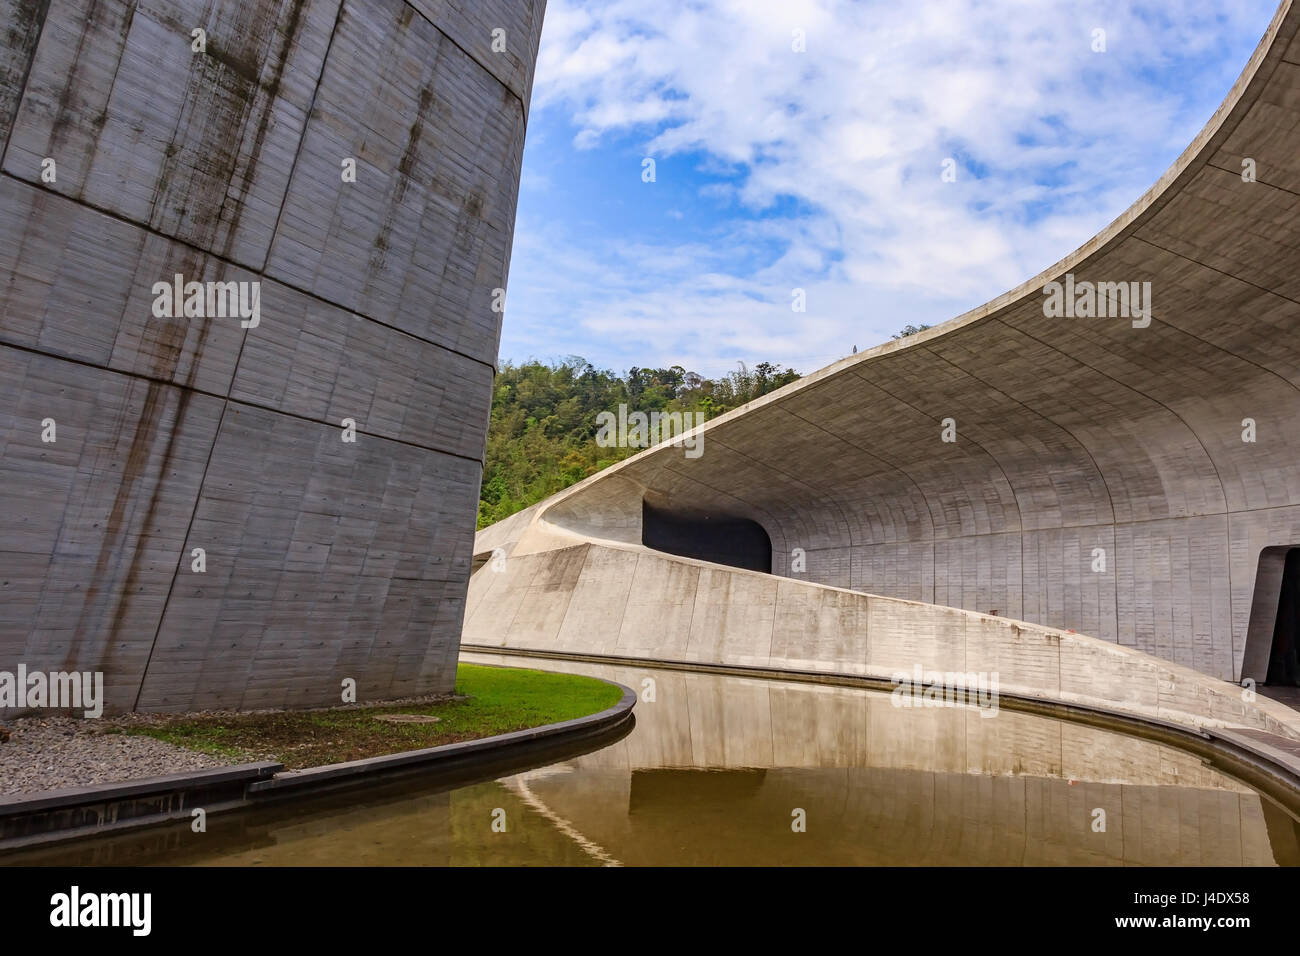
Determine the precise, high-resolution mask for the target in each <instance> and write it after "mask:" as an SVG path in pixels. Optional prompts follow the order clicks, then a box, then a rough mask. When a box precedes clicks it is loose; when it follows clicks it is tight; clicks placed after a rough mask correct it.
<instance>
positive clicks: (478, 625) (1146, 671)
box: [461, 543, 1300, 740]
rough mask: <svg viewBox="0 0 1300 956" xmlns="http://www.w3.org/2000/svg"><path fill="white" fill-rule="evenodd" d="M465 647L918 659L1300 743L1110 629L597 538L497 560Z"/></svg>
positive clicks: (1060, 694)
mask: <svg viewBox="0 0 1300 956" xmlns="http://www.w3.org/2000/svg"><path fill="white" fill-rule="evenodd" d="M461 640H462V643H463V644H466V645H480V646H490V647H502V648H509V649H512V650H546V651H553V652H556V651H558V652H564V653H574V654H590V655H595V656H607V657H636V658H639V657H651V658H655V659H660V660H668V661H681V662H683V663H709V664H732V665H737V666H758V667H770V668H777V669H782V670H796V671H807V670H813V671H825V672H828V673H829V672H834V673H841V674H849V675H854V676H862V677H874V678H878V679H881V680H892V679H893V678H894V676H895V675H897V674H900V673H901V674H905V675H907V676H908V677H909V678H911V677H912V676H913V674H914V673H915V669H916V668H917V667H919V668H921V671H922V673H923V674H926V675H928V674H932V673H962V674H971V673H974V674H985V675H990V676H992V675H996V678H997V681H998V687H999V692H1000V693H1003V694H1015V695H1017V696H1021V697H1029V698H1039V699H1042V700H1051V701H1061V702H1065V703H1074V704H1081V705H1084V706H1087V707H1092V708H1096V709H1100V710H1106V711H1113V712H1116V713H1120V714H1127V715H1131V716H1135V717H1140V718H1147V719H1155V720H1163V721H1169V722H1172V723H1178V724H1182V725H1185V726H1213V727H1249V728H1253V729H1257V730H1263V731H1267V732H1269V733H1273V734H1277V735H1279V736H1285V737H1290V738H1292V739H1297V740H1300V713H1297V712H1296V711H1293V710H1291V709H1290V708H1289V707H1286V706H1284V705H1282V704H1279V703H1276V702H1275V701H1271V700H1267V699H1264V698H1259V697H1257V696H1255V695H1253V694H1250V693H1247V692H1246V691H1245V690H1244V689H1243V688H1241V687H1238V686H1236V685H1234V684H1230V683H1227V682H1224V681H1219V680H1215V679H1214V678H1210V677H1207V676H1206V675H1204V674H1201V673H1199V672H1197V671H1194V670H1192V669H1191V668H1187V667H1180V666H1178V665H1177V664H1171V663H1169V662H1168V661H1162V660H1160V659H1159V658H1155V657H1152V656H1150V655H1147V654H1143V653H1141V652H1139V651H1134V650H1132V649H1131V648H1127V647H1121V646H1118V645H1115V644H1111V643H1109V642H1106V641H1102V640H1098V639H1097V638H1093V637H1087V636H1085V635H1082V634H1076V633H1074V632H1071V631H1063V630H1057V629H1053V628H1046V627H1042V626H1039V625H1035V624H1030V623H1028V622H1025V621H1015V620H1008V619H1006V618H1002V617H993V616H990V615H987V614H979V613H976V612H972V611H964V610H961V609H960V608H951V607H941V606H939V605H934V604H922V603H918V602H915V601H903V600H899V599H897V598H888V597H881V596H879V595H871V594H861V593H858V592H855V591H847V590H844V589H842V588H832V587H826V586H824V585H817V584H810V583H808V582H805V581H796V580H791V579H786V578H780V577H775V576H773V575H767V574H762V573H760V572H756V571H745V570H742V569H738V568H727V567H720V566H718V565H713V564H709V563H707V562H704V561H695V560H692V559H689V558H677V557H673V556H671V555H663V554H660V553H658V552H654V551H651V550H650V549H648V548H643V547H638V546H630V545H601V544H595V543H584V544H578V545H574V546H571V547H567V548H559V549H556V550H552V551H539V552H533V553H531V554H515V555H513V556H511V557H510V558H508V559H507V560H506V561H505V562H504V566H503V567H502V569H501V570H500V571H494V570H492V569H491V568H490V567H485V568H483V569H482V570H480V571H479V572H477V573H476V574H475V575H474V577H473V578H472V579H471V581H470V600H469V607H468V609H467V612H466V623H465V630H464V632H463V634H462V637H461ZM927 679H928V678H927ZM1252 698H1253V699H1252Z"/></svg>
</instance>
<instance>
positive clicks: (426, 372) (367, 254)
mask: <svg viewBox="0 0 1300 956" xmlns="http://www.w3.org/2000/svg"><path fill="white" fill-rule="evenodd" d="M544 5H545V0H495V2H492V3H485V4H467V5H456V4H446V3H442V2H439V0H409V2H406V0H256V2H248V0H169V2H166V3H155V2H150V0H44V2H41V0H0V24H3V26H2V27H0V31H2V32H0V150H3V159H2V161H0V670H7V671H14V670H15V669H16V666H17V665H18V664H19V663H23V664H26V666H27V667H28V668H29V669H32V670H69V669H77V670H83V671H84V670H92V671H95V670H98V671H103V672H104V674H105V678H106V682H107V703H108V707H109V709H110V710H129V709H132V708H139V709H142V710H182V709H190V708H212V707H241V708H251V707H266V706H281V705H287V706H306V705H320V704H329V703H337V702H338V701H339V699H340V686H341V682H342V681H344V680H345V679H348V678H351V679H352V680H355V681H356V685H357V694H358V697H359V698H360V699H367V698H381V697H390V696H395V695H405V694H415V693H425V692H440V691H447V690H449V689H450V688H451V686H452V682H453V679H454V672H455V663H456V654H457V648H458V642H459V632H460V627H461V619H462V615H463V609H464V599H465V588H466V580H467V577H468V574H469V567H470V560H471V554H472V539H473V534H474V522H475V515H476V511H477V509H476V502H477V498H478V488H479V481H480V474H481V469H482V464H481V463H482V457H483V448H484V440H485V430H486V426H487V419H488V409H489V403H490V398H491V381H492V376H493V368H494V363H495V361H496V350H497V343H498V338H499V332H500V328H499V320H500V315H499V313H497V312H494V311H493V309H492V304H493V290H494V289H497V288H503V287H504V286H505V284H506V274H507V270H508V265H509V253H510V244H511V235H512V230H513V226H514V215H515V199H516V191H517V186H518V179H519V164H520V157H521V152H522V147H523V140H524V128H525V121H526V115H527V103H528V97H529V92H530V86H531V76H532V69H533V63H534V59H535V55H536V49H537V42H538V38H539V34H540V31H541V23H542V14H543V8H544ZM198 31H202V32H201V33H200V32H198ZM494 39H495V43H494ZM503 43H504V50H502V49H500V47H501V46H502V44H503ZM494 46H495V47H496V49H494ZM177 276H180V277H181V278H180V279H179V280H177V278H176V277H177ZM177 282H180V283H181V292H182V296H181V298H182V299H184V300H185V302H177V303H169V302H168V301H167V300H168V299H170V298H174V297H173V296H171V295H170V294H169V293H168V291H167V288H166V287H167V286H169V285H173V286H174V285H175V284H176V283H177ZM189 282H198V283H218V282H219V283H233V284H235V285H230V286H218V287H211V288H212V289H213V290H214V291H212V292H210V291H209V287H207V286H205V287H204V288H203V293H204V294H203V295H200V296H197V297H194V298H193V299H191V297H190V295H189V293H190V291H191V290H190V289H187V288H186V287H185V285H184V283H189ZM228 292H229V293H231V295H232V297H231V298H230V299H229V301H226V299H225V296H226V293H228ZM240 292H242V293H243V294H244V298H243V300H242V305H243V306H244V309H243V310H242V311H240V310H238V309H237V308H236V307H235V306H236V303H239V302H240V299H239V296H238V293H240ZM254 296H255V297H256V298H254ZM186 303H188V305H187V304H186ZM173 304H174V306H175V308H174V309H171V308H169V306H171V305H173ZM223 305H225V306H227V308H225V309H224V310H223V309H222V308H221V306H223ZM254 306H255V307H254ZM345 422H347V423H351V427H350V428H349V427H345ZM50 439H53V440H50ZM345 439H354V440H345ZM198 549H202V551H201V558H200V552H199V550H198ZM200 561H201V565H200ZM200 566H201V567H202V570H198V568H199V567H200Z"/></svg>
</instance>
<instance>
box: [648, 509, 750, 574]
mask: <svg viewBox="0 0 1300 956" xmlns="http://www.w3.org/2000/svg"><path fill="white" fill-rule="evenodd" d="M641 543H642V544H644V545H645V546H646V547H647V548H653V549H654V550H656V551H664V552H666V553H668V554H675V555H677V556H678V557H681V558H695V559H697V560H699V561H711V562H713V563H714V564H725V565H728V566H730V567H733V568H744V569H746V570H748V571H764V572H769V573H770V572H771V570H772V539H771V538H769V537H768V536H767V532H766V531H765V530H763V526H762V525H760V524H759V523H758V522H757V521H751V520H750V519H748V518H736V517H731V516H729V515H709V514H699V515H686V514H681V513H677V512H672V511H668V510H666V509H663V508H656V507H655V506H654V505H652V504H650V503H649V502H648V501H643V502H642V504H641Z"/></svg>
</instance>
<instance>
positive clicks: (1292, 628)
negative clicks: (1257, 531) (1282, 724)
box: [1265, 548, 1300, 687]
mask: <svg viewBox="0 0 1300 956" xmlns="http://www.w3.org/2000/svg"><path fill="white" fill-rule="evenodd" d="M1265 683H1267V684H1287V685H1290V686H1292V687H1295V686H1300V548H1291V549H1290V550H1289V551H1287V553H1286V564H1285V566H1284V567H1283V569H1282V588H1281V592H1280V593H1279V594H1278V599H1277V621H1276V623H1275V624H1274V625H1273V645H1272V650H1271V652H1270V654H1269V659H1268V677H1267V678H1265Z"/></svg>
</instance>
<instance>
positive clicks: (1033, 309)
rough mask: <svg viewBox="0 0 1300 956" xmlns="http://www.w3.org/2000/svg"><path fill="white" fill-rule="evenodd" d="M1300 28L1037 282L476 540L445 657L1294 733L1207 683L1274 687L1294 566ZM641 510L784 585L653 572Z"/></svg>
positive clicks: (665, 558)
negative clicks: (1134, 291)
mask: <svg viewBox="0 0 1300 956" xmlns="http://www.w3.org/2000/svg"><path fill="white" fill-rule="evenodd" d="M1298 24H1300V12H1297V11H1296V10H1295V9H1293V7H1292V4H1291V2H1290V0H1285V2H1283V3H1282V4H1281V6H1280V7H1279V8H1278V11H1277V13H1276V15H1275V17H1274V19H1273V21H1272V23H1271V24H1270V26H1269V29H1268V32H1267V33H1266V35H1265V36H1264V38H1263V39H1262V40H1261V42H1260V44H1259V47H1258V48H1257V49H1256V51H1255V53H1254V55H1253V56H1252V57H1251V60H1250V62H1249V63H1248V64H1247V66H1246V68H1245V70H1244V71H1243V73H1242V75H1241V77H1240V78H1239V79H1238V81H1237V83H1236V84H1235V85H1234V87H1233V89H1232V90H1231V91H1230V93H1229V94H1228V96H1227V98H1226V99H1225V100H1224V102H1223V104H1222V105H1221V106H1220V107H1219V109H1218V110H1217V111H1216V112H1215V114H1214V116H1213V117H1212V118H1211V120H1210V122H1209V123H1208V124H1207V125H1206V126H1205V128H1204V129H1203V130H1202V131H1201V133H1200V134H1199V135H1198V136H1197V137H1196V139H1195V140H1194V141H1193V143H1192V144H1191V145H1190V146H1189V147H1188V148H1187V150H1186V151H1185V152H1184V153H1183V154H1182V156H1180V157H1179V159H1178V160H1177V161H1176V162H1175V163H1174V165H1173V166H1172V167H1171V168H1170V169H1169V170H1168V171H1167V172H1166V173H1165V174H1164V175H1163V176H1162V177H1161V178H1160V180H1159V181H1158V182H1157V183H1156V184H1155V185H1154V186H1152V187H1151V189H1150V190H1148V191H1147V193H1146V194H1145V195H1143V196H1142V197H1141V198H1140V199H1139V200H1138V201H1137V202H1136V203H1134V204H1133V206H1132V207H1131V208H1129V209H1128V210H1127V211H1126V212H1125V213H1124V214H1123V215H1121V216H1120V217H1119V218H1118V219H1116V220H1115V222H1113V223H1112V224H1111V225H1110V226H1109V227H1108V228H1107V229H1105V230H1103V231H1102V232H1101V233H1099V234H1098V235H1097V236H1096V237H1094V238H1093V239H1092V240H1090V241H1089V242H1087V243H1085V244H1084V245H1083V246H1082V247H1080V248H1079V249H1078V250H1076V251H1075V252H1074V253H1072V254H1071V255H1070V256H1068V257H1066V258H1065V259H1064V260H1062V261H1061V262H1059V263H1057V264H1056V265H1054V266H1052V267H1051V268H1050V269H1048V270H1046V271H1044V272H1043V273H1041V274H1040V275H1038V276H1036V277H1034V278H1033V279H1030V280H1029V281H1028V282H1026V283H1024V284H1023V285H1021V286H1019V287H1018V288H1016V289H1013V290H1011V291H1009V292H1007V293H1005V294H1004V295H1001V296H999V297H998V298H996V299H994V300H992V301H991V302H989V303H987V304H985V305H984V306H982V307H980V308H978V309H975V310H972V311H971V312H969V313H967V314H965V315H963V316H960V317H958V318H956V319H953V320H952V321H950V322H948V323H946V324H944V325H942V326H939V327H937V328H935V329H931V330H928V331H926V332H922V333H919V334H917V335H913V336H908V337H907V338H904V339H901V340H897V341H892V342H888V343H885V344H884V345H881V346H879V347H877V348H874V349H871V350H868V351H866V352H863V353H861V354H858V355H855V356H852V357H850V358H846V359H844V360H842V361H840V362H837V363H835V364H833V365H831V366H828V367H827V368H825V369H823V370H821V371H819V372H817V373H815V374H813V375H810V376H807V377H806V378H803V379H801V380H799V381H798V382H795V383H793V384H791V385H788V386H786V387H785V388H782V389H780V390H778V391H776V392H773V393H771V394H769V395H766V396H764V397H763V398H761V399H759V400H757V401H755V402H752V403H750V404H749V405H746V406H744V407H743V408H740V409H737V410H735V411H733V412H730V413H728V414H726V415H723V416H720V417H719V418H717V419H714V420H713V421H710V422H708V423H706V424H705V425H703V426H701V427H700V428H698V429H696V430H695V431H694V432H693V433H692V437H694V438H696V439H697V440H699V441H701V442H702V448H703V453H702V454H700V455H699V456H698V457H694V458H692V457H687V456H686V455H685V454H683V450H682V448H680V447H673V446H664V445H661V446H658V447H656V448H652V449H649V450H647V451H644V452H642V453H641V454H638V455H636V456H634V457H632V458H629V459H627V460H626V461H624V462H621V463H619V464H617V465H614V466H612V467H611V468H608V469H606V470H605V471H603V472H601V473H600V474H598V475H595V476H593V477H591V478H589V479H587V480H586V481H584V482H581V483H579V484H578V485H575V486H574V487H572V488H570V489H568V490H566V491H564V492H561V493H560V494H558V495H555V496H553V497H552V498H550V499H548V500H547V501H545V502H542V503H541V504H539V505H536V506H534V507H533V508H532V509H530V510H529V512H527V513H525V514H523V515H519V516H515V517H514V518H511V519H507V521H506V522H502V523H500V524H499V525H497V526H494V527H493V528H488V529H485V530H484V531H482V532H480V533H479V537H478V539H477V543H476V548H475V551H476V553H479V554H483V553H484V552H485V551H490V550H492V549H494V548H500V549H501V550H500V553H501V554H504V555H509V559H508V560H507V561H506V562H505V567H504V568H503V569H501V570H499V571H497V570H491V569H487V568H485V569H483V570H481V571H479V572H478V573H477V574H476V575H475V576H474V578H473V579H472V580H471V585H470V597H469V603H468V605H467V614H466V627H465V632H464V640H465V642H467V643H478V644H490V645H499V646H507V647H520V648H525V647H540V646H548V647H551V648H552V649H557V650H558V649H564V650H572V651H575V652H584V653H618V654H633V653H637V654H644V655H646V656H652V657H656V658H661V659H670V658H672V659H681V660H686V661H691V660H695V661H709V662H734V663H761V664H764V665H773V666H790V667H798V668H802V669H809V668H825V669H829V670H840V671H844V672H846V673H854V674H874V675H878V676H884V677H888V676H890V674H891V673H892V672H893V671H894V670H909V669H911V668H912V667H913V666H914V665H917V664H920V665H921V666H922V667H924V668H931V667H933V668H936V669H942V670H952V671H981V670H984V671H995V670H996V671H998V672H999V673H1000V674H1001V675H1002V682H1003V683H1002V686H1003V687H1004V688H1005V689H1007V690H1008V691H1010V690H1012V689H1013V688H1014V689H1015V692H1017V693H1024V694H1027V695H1040V696H1043V697H1050V698H1052V699H1058V700H1065V701H1071V700H1073V701H1078V702H1081V703H1089V704H1090V705H1095V706H1098V707H1102V708H1112V709H1115V710H1118V711H1122V712H1127V713H1134V714H1139V715H1146V716H1159V717H1162V718H1164V719H1167V720H1175V721H1179V722H1185V723H1193V724H1201V723H1222V724H1228V725H1238V726H1248V727H1255V728H1258V729H1264V730H1268V731H1270V732H1274V733H1279V734H1283V735H1286V736H1291V737H1296V736H1300V723H1298V722H1297V715H1296V714H1295V712H1293V711H1291V710H1290V709H1289V708H1285V707H1281V706H1280V705H1277V704H1274V703H1272V702H1269V701H1261V700H1253V701H1252V700H1248V699H1243V698H1244V697H1248V696H1249V695H1246V694H1243V691H1242V689H1241V688H1240V687H1237V686H1235V685H1233V684H1229V683H1225V682H1226V681H1231V680H1237V679H1239V678H1243V677H1250V678H1254V679H1257V680H1258V679H1262V678H1263V677H1264V675H1265V672H1266V670H1267V666H1268V654H1269V647H1270V642H1271V638H1272V631H1273V624H1274V616H1275V613H1276V602H1277V598H1278V593H1279V589H1280V580H1281V573H1280V561H1281V557H1280V556H1281V555H1282V554H1284V553H1285V549H1286V547H1288V546H1300V429H1297V428H1296V427H1295V423H1296V422H1297V421H1300V337H1297V336H1296V335H1295V334H1294V333H1295V331H1296V330H1297V329H1300V279H1298V278H1297V276H1300V255H1298V254H1297V252H1296V250H1297V249H1300V230H1298V229H1297V226H1296V222H1297V219H1296V217H1295V216H1294V215H1293V214H1292V210H1293V209H1294V205H1295V195H1296V194H1297V192H1300V132H1297V131H1300V40H1297V25H1298ZM1245 160H1251V161H1252V163H1251V164H1246V163H1245ZM1247 165H1252V166H1253V169H1254V170H1255V176H1254V177H1253V179H1252V178H1251V177H1249V176H1246V177H1243V169H1245V168H1246V166H1247ZM1067 276H1070V277H1072V280H1073V281H1076V282H1078V283H1083V282H1092V283H1100V282H1137V283H1139V284H1140V283H1143V282H1150V283H1151V286H1150V297H1149V299H1148V304H1150V306H1151V310H1150V321H1149V323H1144V322H1143V321H1142V320H1141V319H1140V318H1131V317H1115V318H1074V319H1065V318H1054V317H1049V316H1047V315H1046V314H1045V311H1046V310H1045V309H1044V302H1045V301H1046V297H1045V295H1044V288H1045V287H1046V285H1047V283H1049V282H1053V281H1059V282H1062V283H1064V282H1065V281H1066V277H1067ZM949 419H951V420H952V425H953V426H954V427H955V437H956V440H955V441H944V440H943V438H944V435H943V431H944V428H945V426H946V425H948V420H949ZM1245 419H1250V420H1251V423H1252V424H1251V425H1250V428H1251V429H1253V437H1254V438H1255V440H1254V441H1248V440H1245V438H1246V437H1247V434H1246V430H1247V426H1246V425H1245V421H1244V420H1245ZM647 497H651V498H652V499H653V501H654V503H655V505H656V507H657V508H659V509H661V510H666V511H668V512H673V511H676V512H678V513H680V514H681V515H683V516H688V517H701V518H712V517H718V518H747V519H750V520H752V521H755V522H757V523H758V524H760V525H761V526H762V527H763V528H764V530H765V531H766V532H767V534H768V536H769V538H770V539H771V542H772V571H773V572H774V575H764V574H757V573H753V572H747V571H742V570H738V569H735V568H730V567H721V566H717V565H710V564H708V563H706V562H702V561H696V560H692V559H690V558H681V557H674V556H671V555H666V554H662V553H657V552H652V551H650V550H649V549H647V548H644V547H642V546H641V540H642V539H641V533H642V527H641V522H642V502H643V501H644V500H645V499H646V498H647ZM795 555H798V556H799V557H801V558H802V559H803V561H805V562H806V567H805V568H804V570H802V571H801V570H800V569H799V567H798V566H796V565H795V562H794V561H793V560H792V556H795ZM993 610H996V611H997V616H994V615H992V614H988V613H984V612H989V611H993ZM1007 618H1011V619H1012V620H1007ZM1020 619H1024V620H1020ZM1028 622H1034V623H1028ZM1076 631H1077V632H1080V633H1074V632H1076ZM1085 634H1086V635H1092V636H1088V637H1085V636H1083V635H1085Z"/></svg>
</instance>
